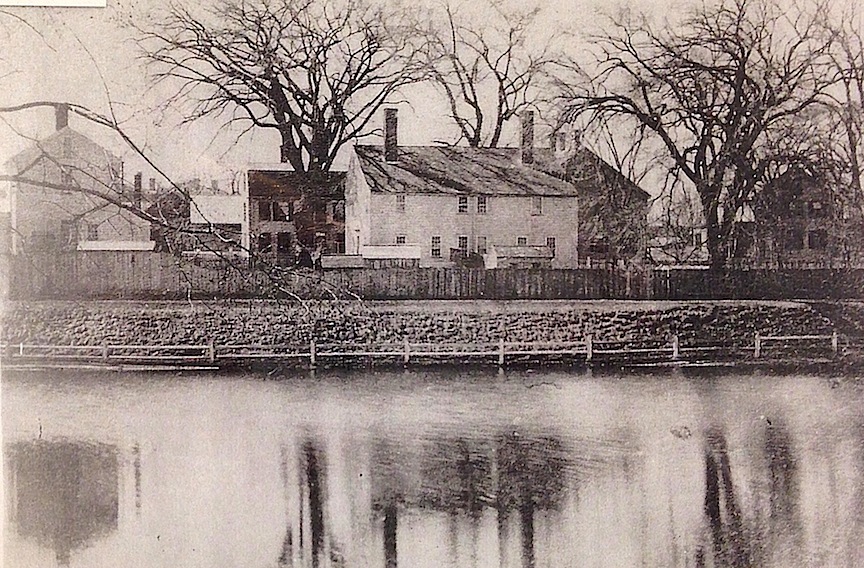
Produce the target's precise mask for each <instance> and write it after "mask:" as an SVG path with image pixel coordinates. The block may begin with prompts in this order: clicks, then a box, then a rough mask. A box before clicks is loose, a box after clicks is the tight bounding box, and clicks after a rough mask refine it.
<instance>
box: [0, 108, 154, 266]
mask: <svg viewBox="0 0 864 568" xmlns="http://www.w3.org/2000/svg"><path fill="white" fill-rule="evenodd" d="M55 119H56V130H55V132H54V133H53V134H51V135H50V136H48V137H47V138H45V139H44V140H40V141H39V142H37V143H36V144H34V145H33V146H32V147H30V148H27V149H26V150H24V151H23V152H21V153H19V154H18V155H16V156H15V157H13V158H12V159H11V160H9V161H8V162H6V164H5V169H6V171H7V173H8V175H10V176H14V177H15V178H17V179H16V180H15V181H13V182H9V183H8V184H7V186H6V188H5V191H4V192H3V193H4V197H5V199H4V200H3V209H4V211H2V213H3V214H4V216H6V219H5V220H4V225H6V226H7V230H8V233H9V235H8V236H6V237H4V238H3V241H4V242H5V243H6V246H7V248H6V249H5V250H9V251H10V252H12V253H13V254H22V253H28V252H36V251H57V250H76V249H77V250H151V249H152V248H153V245H154V243H153V242H152V241H151V240H150V223H149V222H148V221H146V220H144V219H142V218H141V217H140V216H137V215H135V214H134V213H133V212H132V211H131V210H139V211H140V210H143V209H144V208H145V205H144V204H143V192H142V188H141V183H140V182H141V180H140V176H137V177H136V185H135V186H134V187H133V188H129V187H127V186H126V185H124V183H123V163H122V162H121V160H120V159H119V158H118V157H116V156H114V155H113V154H111V153H110V152H108V151H107V150H105V149H104V148H102V147H101V146H99V145H98V144H96V143H95V142H93V141H92V140H90V139H89V138H87V137H86V136H84V135H83V134H80V133H79V132H77V131H75V130H73V129H72V128H70V127H69V108H68V106H67V105H62V104H61V105H57V106H56V109H55Z"/></svg>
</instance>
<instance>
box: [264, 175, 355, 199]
mask: <svg viewBox="0 0 864 568" xmlns="http://www.w3.org/2000/svg"><path fill="white" fill-rule="evenodd" d="M248 176H249V195H250V196H251V197H263V196H283V197H287V196H296V197H299V196H301V195H314V196H316V197H319V198H324V199H344V198H345V189H344V182H345V178H346V173H345V172H314V173H311V172H295V171H292V170H267V169H262V170H256V169H250V170H249V171H248Z"/></svg>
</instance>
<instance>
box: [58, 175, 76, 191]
mask: <svg viewBox="0 0 864 568" xmlns="http://www.w3.org/2000/svg"><path fill="white" fill-rule="evenodd" d="M60 185H63V186H66V187H65V188H64V190H66V191H68V188H71V187H72V186H74V185H75V179H74V178H73V177H72V174H71V173H70V172H68V171H66V170H61V172H60Z"/></svg>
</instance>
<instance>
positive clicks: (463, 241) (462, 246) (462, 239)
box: [456, 235, 468, 254]
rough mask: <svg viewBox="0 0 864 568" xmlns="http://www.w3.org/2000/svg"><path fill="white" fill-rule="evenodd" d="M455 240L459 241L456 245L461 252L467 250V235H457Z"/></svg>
mask: <svg viewBox="0 0 864 568" xmlns="http://www.w3.org/2000/svg"><path fill="white" fill-rule="evenodd" d="M456 242H457V243H459V244H458V245H457V247H458V248H459V250H460V251H462V253H463V254H465V253H467V252H468V237H467V236H466V235H459V236H458V237H457V238H456Z"/></svg>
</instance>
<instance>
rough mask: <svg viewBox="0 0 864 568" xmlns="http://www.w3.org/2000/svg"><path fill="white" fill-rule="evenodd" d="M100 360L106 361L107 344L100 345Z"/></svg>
mask: <svg viewBox="0 0 864 568" xmlns="http://www.w3.org/2000/svg"><path fill="white" fill-rule="evenodd" d="M102 360H103V361H107V360H108V344H107V343H102Z"/></svg>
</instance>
